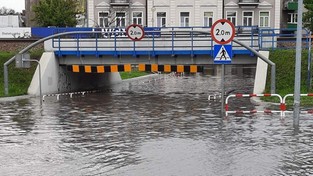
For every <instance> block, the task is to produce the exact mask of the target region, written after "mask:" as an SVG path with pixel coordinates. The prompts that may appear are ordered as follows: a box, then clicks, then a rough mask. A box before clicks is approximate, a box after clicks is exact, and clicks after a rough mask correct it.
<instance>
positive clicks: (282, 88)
mask: <svg viewBox="0 0 313 176" xmlns="http://www.w3.org/2000/svg"><path fill="white" fill-rule="evenodd" d="M301 55H302V61H301V93H303V94H306V93H309V91H310V90H311V88H312V87H311V88H309V90H308V87H307V80H308V51H305V50H303V51H302V54H301ZM269 58H270V60H271V61H273V62H274V63H275V64H276V93H277V94H279V95H281V96H282V97H284V96H285V95H286V94H293V93H294V83H295V61H296V50H274V51H270V56H269ZM270 75H271V71H270V69H269V72H268V75H267V78H268V79H267V83H266V90H265V92H270V81H271V80H270ZM262 100H264V101H271V102H278V100H277V98H275V97H265V98H262ZM287 104H288V105H292V104H293V97H290V98H288V99H287ZM301 105H302V106H306V105H313V98H312V97H301Z"/></svg>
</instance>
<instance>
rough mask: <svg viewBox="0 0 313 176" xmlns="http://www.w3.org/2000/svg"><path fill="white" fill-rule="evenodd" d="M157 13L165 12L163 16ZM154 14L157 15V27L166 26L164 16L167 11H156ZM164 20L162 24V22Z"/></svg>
mask: <svg viewBox="0 0 313 176" xmlns="http://www.w3.org/2000/svg"><path fill="white" fill-rule="evenodd" d="M158 13H165V17H163V16H160V17H159V16H158ZM156 16H157V20H156V23H157V24H156V26H157V27H166V16H167V13H166V12H157V13H156ZM163 22H164V24H163Z"/></svg>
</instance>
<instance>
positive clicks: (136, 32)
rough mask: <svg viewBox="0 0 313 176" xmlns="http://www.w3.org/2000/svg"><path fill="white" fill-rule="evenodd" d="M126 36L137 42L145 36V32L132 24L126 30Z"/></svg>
mask: <svg viewBox="0 0 313 176" xmlns="http://www.w3.org/2000/svg"><path fill="white" fill-rule="evenodd" d="M126 34H127V36H128V38H130V39H131V40H133V41H139V40H141V39H142V38H143V37H144V36H145V31H144V29H143V28H142V27H141V26H140V25H138V24H132V25H129V26H128V27H127V28H126Z"/></svg>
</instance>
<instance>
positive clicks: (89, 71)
mask: <svg viewBox="0 0 313 176" xmlns="http://www.w3.org/2000/svg"><path fill="white" fill-rule="evenodd" d="M85 72H86V73H91V66H90V65H85Z"/></svg>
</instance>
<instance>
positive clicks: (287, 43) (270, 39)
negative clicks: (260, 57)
mask: <svg viewBox="0 0 313 176" xmlns="http://www.w3.org/2000/svg"><path fill="white" fill-rule="evenodd" d="M296 31H297V29H290V28H288V29H266V28H264V29H262V28H260V29H259V45H260V46H259V48H260V49H263V50H266V49H267V50H268V49H270V50H275V49H291V48H296ZM310 37H311V36H310V31H308V30H306V29H304V30H303V31H302V46H303V48H305V49H308V48H309V46H310V43H311V42H310Z"/></svg>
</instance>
